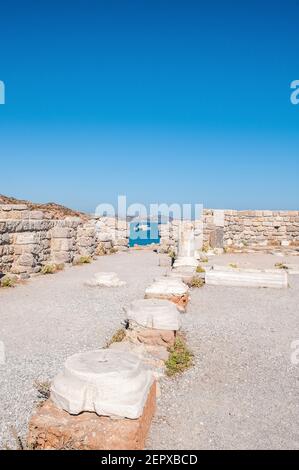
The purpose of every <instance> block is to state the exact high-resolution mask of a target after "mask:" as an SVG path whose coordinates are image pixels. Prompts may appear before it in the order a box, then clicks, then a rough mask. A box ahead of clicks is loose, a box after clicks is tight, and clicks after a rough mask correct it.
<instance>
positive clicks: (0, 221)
mask: <svg viewBox="0 0 299 470" xmlns="http://www.w3.org/2000/svg"><path fill="white" fill-rule="evenodd" d="M190 224H191V225H193V226H194V230H195V232H194V234H195V248H196V249H201V248H202V246H203V245H206V246H210V247H212V248H216V247H217V248H222V247H230V246H231V247H239V248H240V247H241V248H242V247H267V246H269V247H271V246H299V211H235V210H213V209H206V210H204V212H203V216H202V220H196V221H183V222H180V221H178V220H172V221H171V222H169V223H167V224H162V225H159V233H160V237H161V241H160V251H162V252H169V251H176V247H177V241H178V238H179V232H180V230H181V227H182V226H184V225H185V226H186V227H187V226H189V225H190ZM129 233H130V223H129V222H127V221H125V220H116V219H115V218H114V217H98V218H91V219H90V220H88V221H86V220H82V219H80V218H78V217H66V218H65V219H63V220H57V219H54V218H53V217H52V216H51V214H50V213H48V212H43V211H39V210H29V209H28V207H27V206H26V205H23V204H19V205H9V204H5V205H0V272H3V273H7V272H11V273H14V274H18V275H21V276H24V277H25V276H26V275H28V274H32V273H37V272H39V271H40V270H41V268H42V266H43V265H44V264H47V263H72V262H73V261H74V260H75V259H76V257H78V256H91V257H92V256H94V255H97V254H103V253H105V252H108V253H109V252H111V251H125V250H127V249H128V242H129Z"/></svg>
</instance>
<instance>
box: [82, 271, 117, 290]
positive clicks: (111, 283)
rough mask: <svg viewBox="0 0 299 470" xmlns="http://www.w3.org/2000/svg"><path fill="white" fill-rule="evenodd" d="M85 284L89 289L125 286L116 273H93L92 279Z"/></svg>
mask: <svg viewBox="0 0 299 470" xmlns="http://www.w3.org/2000/svg"><path fill="white" fill-rule="evenodd" d="M85 284H86V285H87V286H90V287H122V286H125V285H126V282H125V281H121V280H120V279H119V278H118V275H117V274H116V273H113V272H99V273H95V274H94V275H93V279H91V280H90V281H87V282H86V283H85Z"/></svg>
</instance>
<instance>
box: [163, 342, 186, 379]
mask: <svg viewBox="0 0 299 470" xmlns="http://www.w3.org/2000/svg"><path fill="white" fill-rule="evenodd" d="M192 364H193V354H192V353H191V351H189V349H188V348H187V346H186V344H185V342H184V340H183V339H182V338H181V337H178V338H176V340H175V343H174V345H173V346H172V347H171V348H169V357H168V359H167V361H166V362H165V366H166V374H167V375H168V377H172V376H173V375H176V374H179V373H182V372H184V370H186V369H188V368H189V367H191V366H192Z"/></svg>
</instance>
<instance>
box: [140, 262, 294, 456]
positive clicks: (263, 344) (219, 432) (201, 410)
mask: <svg viewBox="0 0 299 470" xmlns="http://www.w3.org/2000/svg"><path fill="white" fill-rule="evenodd" d="M231 262H233V263H238V265H239V266H248V267H249V266H251V267H255V266H257V267H272V266H273V265H274V264H275V263H276V262H281V258H277V257H276V256H273V255H262V254H259V255H224V256H220V257H215V258H213V261H212V263H215V264H222V265H224V264H228V263H231ZM284 262H290V263H297V264H299V258H298V257H296V258H294V259H292V258H290V257H289V258H285V259H284ZM298 304H299V276H291V277H290V289H288V290H283V291H281V290H274V289H271V290H269V289H246V288H233V287H214V286H205V287H203V288H201V289H193V290H192V295H191V305H190V306H189V308H188V312H187V313H186V314H185V315H184V317H183V318H184V322H183V328H184V329H185V331H186V332H187V338H188V343H189V345H190V346H191V348H192V350H193V352H194V354H195V365H194V367H193V368H192V369H190V370H189V371H187V372H186V373H185V374H183V375H182V376H181V377H179V378H177V379H172V380H170V379H164V380H163V383H162V386H161V391H162V393H161V397H160V398H159V400H158V411H157V415H156V417H155V419H154V423H153V425H152V428H151V435H150V439H149V442H148V447H149V448H154V449H163V450H164V449H299V431H298V419H299V378H298V377H299V364H298V365H297V366H296V365H293V364H292V363H291V352H292V349H291V343H292V341H294V340H299V320H298V319H299V312H298Z"/></svg>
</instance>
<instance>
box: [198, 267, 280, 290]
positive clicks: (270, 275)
mask: <svg viewBox="0 0 299 470" xmlns="http://www.w3.org/2000/svg"><path fill="white" fill-rule="evenodd" d="M205 281H206V284H207V285H212V286H232V287H270V288H276V289H282V288H287V287H288V275H287V273H286V272H285V271H282V270H281V271H280V272H278V271H277V272H275V271H274V270H269V271H259V270H254V269H252V270H249V269H246V270H245V269H230V268H228V267H224V268H223V267H221V268H220V267H218V268H216V269H215V268H214V269H211V270H209V271H207V272H206V276H205Z"/></svg>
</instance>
